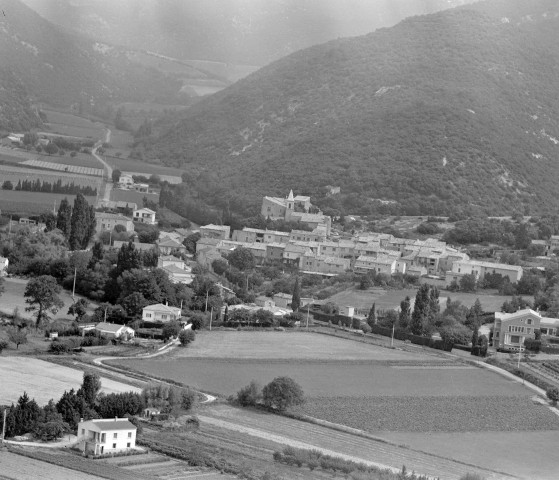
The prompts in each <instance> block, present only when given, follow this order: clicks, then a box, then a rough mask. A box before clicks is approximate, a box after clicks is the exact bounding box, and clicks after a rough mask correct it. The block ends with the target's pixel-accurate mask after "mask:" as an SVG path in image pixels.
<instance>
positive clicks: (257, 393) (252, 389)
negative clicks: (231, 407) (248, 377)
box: [237, 380, 262, 407]
mask: <svg viewBox="0 0 559 480" xmlns="http://www.w3.org/2000/svg"><path fill="white" fill-rule="evenodd" d="M261 400H262V387H261V386H260V384H259V383H258V382H257V381H256V380H252V381H251V382H250V384H249V385H247V386H246V387H243V388H241V389H240V390H239V391H238V392H237V402H239V405H240V406H241V407H254V406H255V405H257V404H258V403H259V402H260V401H261Z"/></svg>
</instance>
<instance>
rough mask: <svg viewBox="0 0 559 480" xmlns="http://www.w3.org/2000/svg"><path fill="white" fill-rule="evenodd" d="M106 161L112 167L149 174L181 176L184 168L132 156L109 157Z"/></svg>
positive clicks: (123, 170)
mask: <svg viewBox="0 0 559 480" xmlns="http://www.w3.org/2000/svg"><path fill="white" fill-rule="evenodd" d="M106 161H107V163H108V164H110V165H111V167H113V168H118V169H119V170H120V171H122V172H137V173H139V174H143V175H147V176H150V175H152V174H155V175H168V176H175V177H180V176H181V175H182V173H183V170H180V169H178V168H172V167H165V166H163V165H156V164H154V163H147V162H142V161H141V160H135V159H132V158H118V157H107V158H106Z"/></svg>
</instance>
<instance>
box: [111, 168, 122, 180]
mask: <svg viewBox="0 0 559 480" xmlns="http://www.w3.org/2000/svg"><path fill="white" fill-rule="evenodd" d="M121 175H122V172H121V171H120V170H119V169H118V168H115V169H114V170H113V173H112V175H111V176H112V179H113V183H118V182H119V180H120V176H121Z"/></svg>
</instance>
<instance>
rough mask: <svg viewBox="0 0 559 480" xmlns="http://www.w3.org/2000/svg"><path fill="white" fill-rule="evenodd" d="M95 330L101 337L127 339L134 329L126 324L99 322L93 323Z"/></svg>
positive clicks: (130, 336) (132, 334) (131, 335)
mask: <svg viewBox="0 0 559 480" xmlns="http://www.w3.org/2000/svg"><path fill="white" fill-rule="evenodd" d="M95 331H96V332H97V333H98V334H99V335H101V336H102V337H107V338H120V339H126V340H127V339H129V338H132V337H133V336H134V334H135V332H134V330H133V329H132V328H130V327H127V326H126V325H118V324H115V323H107V322H101V323H98V324H97V325H95Z"/></svg>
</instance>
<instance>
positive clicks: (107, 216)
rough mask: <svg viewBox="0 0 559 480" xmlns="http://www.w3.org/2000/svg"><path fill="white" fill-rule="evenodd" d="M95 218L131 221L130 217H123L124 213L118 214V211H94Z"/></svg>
mask: <svg viewBox="0 0 559 480" xmlns="http://www.w3.org/2000/svg"><path fill="white" fill-rule="evenodd" d="M95 218H99V219H103V220H118V221H120V222H131V221H132V219H130V218H128V217H125V216H124V215H119V214H118V213H105V212H95Z"/></svg>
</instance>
